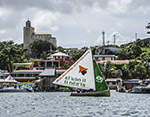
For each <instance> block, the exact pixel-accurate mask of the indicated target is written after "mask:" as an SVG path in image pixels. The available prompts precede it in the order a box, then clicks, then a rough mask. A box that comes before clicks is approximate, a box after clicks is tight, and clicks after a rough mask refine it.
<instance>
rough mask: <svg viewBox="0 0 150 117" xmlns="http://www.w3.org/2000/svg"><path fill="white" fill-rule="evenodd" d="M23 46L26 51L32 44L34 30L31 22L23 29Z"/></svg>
mask: <svg viewBox="0 0 150 117" xmlns="http://www.w3.org/2000/svg"><path fill="white" fill-rule="evenodd" d="M23 30H24V32H23V37H24V38H23V45H24V49H29V45H30V43H31V42H32V34H33V33H34V28H33V27H31V22H30V21H29V20H28V21H27V22H26V26H25V27H24V28H23Z"/></svg>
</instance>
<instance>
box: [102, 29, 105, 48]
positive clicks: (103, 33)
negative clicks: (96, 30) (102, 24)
mask: <svg viewBox="0 0 150 117" xmlns="http://www.w3.org/2000/svg"><path fill="white" fill-rule="evenodd" d="M102 36H103V46H105V32H104V31H103V32H102Z"/></svg>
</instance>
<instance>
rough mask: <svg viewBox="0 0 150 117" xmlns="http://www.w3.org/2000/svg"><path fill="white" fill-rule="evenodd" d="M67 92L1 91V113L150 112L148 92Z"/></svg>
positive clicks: (64, 116) (82, 115)
mask: <svg viewBox="0 0 150 117" xmlns="http://www.w3.org/2000/svg"><path fill="white" fill-rule="evenodd" d="M69 95H70V93H67V92H50V93H1V94H0V96H1V98H0V115H1V116H4V117H7V116H15V117H16V116H18V117H20V116H22V117H24V116H27V117H28V116H30V117H32V116H33V117H35V116H37V117H39V116H40V117H41V116H43V117H45V116H50V117H72V116H73V117H86V116H88V117H93V116H94V117H99V116H103V117H108V116H112V117H116V116H117V117H120V116H130V117H132V116H133V117H136V116H139V115H140V116H150V113H149V105H148V102H149V99H150V95H149V94H147V95H142V94H139V95H137V94H127V93H111V97H72V96H69Z"/></svg>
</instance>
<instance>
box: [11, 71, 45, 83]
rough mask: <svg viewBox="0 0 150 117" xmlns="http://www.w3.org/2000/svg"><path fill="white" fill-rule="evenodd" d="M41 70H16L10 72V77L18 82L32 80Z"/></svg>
mask: <svg viewBox="0 0 150 117" xmlns="http://www.w3.org/2000/svg"><path fill="white" fill-rule="evenodd" d="M42 71H43V70H16V71H13V72H12V73H11V75H12V77H14V79H16V80H17V81H19V82H28V81H33V80H35V79H36V78H38V75H39V74H40V73H41V72H42Z"/></svg>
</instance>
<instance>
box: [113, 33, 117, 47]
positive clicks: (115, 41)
mask: <svg viewBox="0 0 150 117" xmlns="http://www.w3.org/2000/svg"><path fill="white" fill-rule="evenodd" d="M113 36H114V45H115V44H116V35H113Z"/></svg>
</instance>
